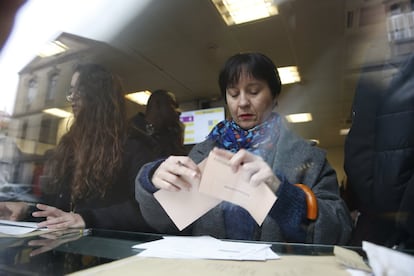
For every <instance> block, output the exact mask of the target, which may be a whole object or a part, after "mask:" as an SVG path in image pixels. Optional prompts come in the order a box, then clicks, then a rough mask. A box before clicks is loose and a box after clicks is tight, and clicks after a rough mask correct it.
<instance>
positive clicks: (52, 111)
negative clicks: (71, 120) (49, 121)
mask: <svg viewBox="0 0 414 276" xmlns="http://www.w3.org/2000/svg"><path fill="white" fill-rule="evenodd" d="M43 112H44V113H47V114H50V115H53V116H56V117H59V118H68V117H70V116H72V115H73V114H72V113H70V112H68V111H65V110H63V109H60V108H48V109H44V110H43Z"/></svg>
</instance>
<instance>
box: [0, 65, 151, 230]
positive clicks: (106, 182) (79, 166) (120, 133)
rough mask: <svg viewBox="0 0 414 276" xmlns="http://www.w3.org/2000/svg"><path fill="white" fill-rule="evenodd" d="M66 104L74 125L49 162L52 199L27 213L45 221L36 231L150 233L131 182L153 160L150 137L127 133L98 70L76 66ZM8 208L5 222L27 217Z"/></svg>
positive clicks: (115, 83)
mask: <svg viewBox="0 0 414 276" xmlns="http://www.w3.org/2000/svg"><path fill="white" fill-rule="evenodd" d="M67 99H68V101H69V102H70V103H71V105H72V110H73V114H74V122H73V124H72V126H71V127H70V129H69V131H68V132H67V133H66V134H65V135H63V137H62V138H61V140H60V142H59V144H58V145H57V147H56V149H55V150H54V153H53V155H52V158H51V160H50V161H49V164H48V169H47V171H48V172H49V175H48V177H47V178H48V180H49V181H48V185H47V187H48V189H49V190H48V192H51V191H52V193H51V194H50V195H49V196H48V198H44V199H42V201H43V202H45V203H47V205H45V204H36V207H37V209H38V210H37V211H35V212H33V213H32V215H33V216H34V217H37V218H45V219H46V220H44V221H42V222H40V223H39V227H48V228H52V229H64V228H85V227H86V228H105V229H116V230H129V231H146V232H147V231H152V229H151V228H150V227H148V225H147V224H146V223H145V221H144V220H143V218H142V216H141V212H140V208H139V205H138V203H137V202H136V201H135V200H134V179H135V177H136V174H137V172H138V170H139V169H140V167H141V166H142V165H143V164H144V163H146V162H149V161H151V160H153V159H154V158H155V154H154V153H153V152H152V148H153V145H152V142H151V139H150V138H149V137H147V136H146V135H145V134H143V133H140V132H138V131H134V132H130V131H128V129H127V122H126V115H125V99H124V93H123V90H122V87H121V84H120V81H119V79H118V78H117V77H116V76H115V75H114V74H112V73H111V72H110V71H108V70H107V69H105V68H104V67H102V66H100V65H97V64H85V65H80V66H78V67H77V68H76V69H75V72H74V74H73V76H72V79H71V84H70V94H69V95H68V97H67ZM132 133H133V134H132ZM7 204H8V206H9V209H10V213H11V216H10V219H25V214H28V213H31V211H32V210H30V209H31V208H28V207H29V206H27V204H25V203H2V205H0V208H1V207H3V209H4V208H6V207H7V206H6V205H7ZM11 205H15V206H16V205H18V206H19V207H13V208H12V207H10V206H11Z"/></svg>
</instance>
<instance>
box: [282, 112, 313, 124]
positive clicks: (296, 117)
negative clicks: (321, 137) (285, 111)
mask: <svg viewBox="0 0 414 276" xmlns="http://www.w3.org/2000/svg"><path fill="white" fill-rule="evenodd" d="M286 119H287V120H288V122H289V123H304V122H310V121H312V114H310V113H296V114H290V115H286Z"/></svg>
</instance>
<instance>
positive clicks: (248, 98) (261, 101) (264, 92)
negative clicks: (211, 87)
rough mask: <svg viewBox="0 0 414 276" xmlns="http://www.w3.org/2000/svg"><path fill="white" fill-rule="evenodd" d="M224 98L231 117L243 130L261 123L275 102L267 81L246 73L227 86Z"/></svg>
mask: <svg viewBox="0 0 414 276" xmlns="http://www.w3.org/2000/svg"><path fill="white" fill-rule="evenodd" d="M226 100H227V106H228V108H229V111H230V115H231V117H232V118H233V120H234V121H235V122H236V123H237V124H238V125H239V126H240V127H241V128H243V129H245V130H248V129H251V128H253V127H255V126H257V125H259V124H261V123H263V122H264V121H265V120H266V119H267V118H268V117H269V115H270V114H271V112H272V109H273V107H274V106H275V103H276V98H273V96H272V92H271V91H270V88H269V85H268V84H267V82H266V81H262V80H257V79H255V78H253V77H252V76H250V75H248V74H246V73H242V74H241V76H240V79H239V81H238V83H237V84H235V85H233V86H229V87H227V89H226Z"/></svg>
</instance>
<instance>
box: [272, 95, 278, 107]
mask: <svg viewBox="0 0 414 276" xmlns="http://www.w3.org/2000/svg"><path fill="white" fill-rule="evenodd" d="M276 106H277V97H274V98H273V108H275V107H276Z"/></svg>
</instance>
